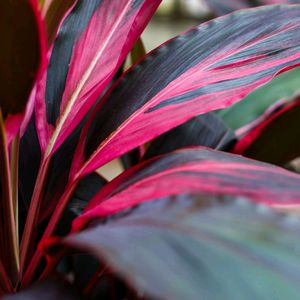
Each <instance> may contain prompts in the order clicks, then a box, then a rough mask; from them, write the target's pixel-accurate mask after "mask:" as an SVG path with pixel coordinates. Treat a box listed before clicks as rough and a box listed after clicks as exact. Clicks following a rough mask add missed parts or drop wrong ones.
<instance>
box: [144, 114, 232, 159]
mask: <svg viewBox="0 0 300 300" xmlns="http://www.w3.org/2000/svg"><path fill="white" fill-rule="evenodd" d="M234 142H235V136H234V133H233V132H232V131H231V130H230V129H229V128H227V127H226V125H225V124H224V123H223V122H222V121H221V120H220V119H219V118H218V117H217V116H216V115H214V114H212V113H207V114H204V115H201V116H198V117H195V118H193V119H191V120H189V121H188V122H186V123H184V124H182V125H180V126H178V127H176V128H174V129H172V130H170V131H169V132H166V133H165V134H163V135H161V136H159V137H158V138H156V139H155V140H154V141H152V142H151V145H150V146H149V148H148V150H147V151H146V153H145V155H144V156H143V160H145V159H149V158H151V157H154V156H156V155H161V154H166V153H168V152H171V151H174V150H177V149H180V148H184V147H189V146H206V147H209V148H212V149H218V150H226V149H229V147H231V146H232V145H233V143H234Z"/></svg>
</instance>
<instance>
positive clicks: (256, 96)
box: [217, 68, 300, 129]
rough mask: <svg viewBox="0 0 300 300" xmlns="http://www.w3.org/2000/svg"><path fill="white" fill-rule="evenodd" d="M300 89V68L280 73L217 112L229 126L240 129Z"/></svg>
mask: <svg viewBox="0 0 300 300" xmlns="http://www.w3.org/2000/svg"><path fill="white" fill-rule="evenodd" d="M299 90H300V68H295V69H293V70H291V71H288V72H285V73H283V74H280V75H279V76H277V77H275V78H274V79H272V81H271V82H269V83H267V84H266V85H264V86H262V87H260V88H258V89H257V90H255V91H254V92H252V93H251V94H249V95H248V96H247V97H246V98H245V99H243V100H242V101H240V102H238V103H236V104H234V105H233V106H231V107H229V108H226V109H222V110H220V111H219V112H218V113H217V114H218V116H220V117H221V118H222V120H223V121H224V122H225V124H226V125H227V126H229V127H230V128H232V129H238V128H240V127H242V126H245V125H247V124H249V123H250V122H252V121H254V120H256V119H257V118H259V117H260V116H262V115H263V114H264V112H265V111H266V110H267V109H268V108H269V107H270V106H271V105H273V104H274V103H276V102H277V101H278V100H280V99H287V98H289V97H291V96H293V95H295V94H296V93H297V92H298V91H299Z"/></svg>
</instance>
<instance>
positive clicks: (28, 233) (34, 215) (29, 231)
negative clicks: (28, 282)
mask: <svg viewBox="0 0 300 300" xmlns="http://www.w3.org/2000/svg"><path fill="white" fill-rule="evenodd" d="M49 164H50V158H49V157H48V158H46V159H43V160H42V164H41V166H40V169H39V172H38V175H37V180H36V184H35V187H34V191H33V195H32V199H31V202H30V206H29V210H28V214H27V218H26V223H25V227H24V232H23V235H22V241H21V247H20V258H21V272H22V273H23V272H24V269H25V267H26V263H27V260H28V256H29V254H30V250H31V246H32V244H33V242H34V240H33V233H34V231H35V229H36V224H37V222H38V216H39V211H40V206H41V196H42V194H43V190H44V187H45V182H46V178H47V173H48V168H49Z"/></svg>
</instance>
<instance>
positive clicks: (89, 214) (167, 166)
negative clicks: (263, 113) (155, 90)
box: [74, 147, 300, 230]
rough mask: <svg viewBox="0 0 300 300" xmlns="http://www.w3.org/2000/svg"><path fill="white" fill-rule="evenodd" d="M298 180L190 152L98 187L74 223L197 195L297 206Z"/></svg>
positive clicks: (240, 160) (236, 159) (237, 160)
mask: <svg viewBox="0 0 300 300" xmlns="http://www.w3.org/2000/svg"><path fill="white" fill-rule="evenodd" d="M299 182H300V175H298V174H295V173H292V172H289V171H286V170H284V169H282V168H279V167H276V166H273V165H269V164H265V163H260V162H257V161H254V160H250V159H247V158H244V157H241V156H238V155H234V154H229V153H225V152H220V151H216V150H211V149H208V148H203V147H195V148H190V149H185V150H179V151H175V152H172V153H170V154H167V155H164V156H161V157H158V158H154V159H150V160H148V161H146V162H144V163H142V164H139V165H137V166H135V167H133V168H131V169H128V170H127V171H125V172H123V173H122V174H121V175H120V176H118V177H117V178H116V179H114V180H113V181H111V182H110V183H108V184H107V185H106V186H104V187H103V188H102V189H101V191H100V192H99V193H97V194H96V196H95V197H94V198H93V199H92V200H91V201H90V203H89V204H88V205H87V207H86V209H85V211H84V213H83V214H82V215H81V216H79V217H78V218H77V219H75V223H74V229H75V230H77V229H80V228H82V226H84V225H85V224H86V223H87V222H88V221H89V220H90V219H92V218H95V217H105V216H109V215H112V214H115V213H118V212H120V211H122V210H125V209H128V208H132V207H133V206H135V205H137V204H140V203H142V202H145V201H149V200H152V199H156V198H161V197H167V196H171V195H178V194H186V193H196V194H199V193H203V194H209V195H231V196H244V197H247V198H249V199H251V200H252V201H256V202H262V203H265V204H268V205H278V204H279V205H289V204H297V203H299V199H300V190H299V188H298V186H299Z"/></svg>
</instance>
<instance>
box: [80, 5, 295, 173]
mask: <svg viewBox="0 0 300 300" xmlns="http://www.w3.org/2000/svg"><path fill="white" fill-rule="evenodd" d="M297 9H300V7H299V6H273V7H263V8H258V9H253V10H245V11H239V12H236V13H233V14H231V15H227V16H225V17H222V18H218V19H216V20H213V21H210V22H207V23H205V24H203V25H200V26H199V27H196V28H194V29H192V30H191V31H188V32H187V33H186V34H183V35H182V36H179V37H178V38H175V39H173V40H171V41H169V42H167V43H166V44H165V45H163V46H161V47H159V48H157V50H154V51H153V52H152V53H150V54H149V55H148V56H147V57H146V58H145V59H144V60H143V61H142V62H141V63H140V64H138V65H137V66H136V67H134V68H133V69H132V70H131V71H129V72H128V73H127V74H126V75H125V76H124V77H123V80H120V81H119V83H118V84H117V85H116V87H115V89H112V91H111V92H110V93H109V94H108V95H107V97H106V98H105V99H104V100H103V101H102V102H100V103H99V105H98V111H97V113H96V114H95V116H93V117H94V118H95V119H97V120H96V121H95V122H94V123H93V126H92V129H91V130H90V131H88V134H87V136H88V138H87V141H86V148H85V150H86V151H85V152H86V153H85V154H86V156H87V157H89V156H90V155H92V157H90V158H89V160H88V161H87V163H86V164H85V166H84V167H83V171H82V172H83V173H85V172H86V173H88V172H91V171H92V170H94V169H95V168H97V167H100V166H101V165H103V164H105V163H106V162H108V161H110V160H111V159H113V158H116V157H118V156H119V155H122V154H123V153H124V152H127V151H129V150H130V149H132V148H134V147H136V146H138V145H140V144H142V143H144V142H146V141H149V140H151V139H153V138H155V137H156V136H158V135H159V134H161V133H163V132H165V131H167V130H170V129H171V128H173V127H174V126H176V125H180V124H181V123H183V122H185V121H187V120H189V119H190V118H192V117H193V116H195V115H199V114H202V113H206V112H208V111H211V110H215V109H219V108H224V107H227V106H229V105H231V104H232V103H234V102H238V101H239V100H241V99H242V98H243V97H244V96H245V95H247V94H248V93H249V92H251V91H252V90H254V89H255V88H256V87H258V86H260V85H262V84H264V83H266V82H267V81H269V80H270V79H271V78H272V77H273V76H275V75H276V74H278V73H279V72H282V71H284V70H287V68H291V67H292V66H295V65H297V64H299V62H300V60H299V54H300V52H299V49H300V45H299V44H300V37H299V41H297V39H298V38H297V37H296V35H295V34H296V31H295V28H294V25H295V24H294V25H292V23H293V22H290V17H291V16H290V17H289V18H288V19H287V18H286V17H287V15H290V14H291V13H292V14H293V13H295V11H296V10H297ZM279 15H280V16H281V17H282V18H281V20H282V22H283V23H281V24H279V23H278V22H277V19H278V16H279ZM275 16H276V22H274V24H272V18H274V17H275ZM295 17H296V15H295ZM296 18H297V17H296ZM265 19H268V24H266V23H265ZM274 21H275V19H274ZM241 22H242V23H241ZM286 22H288V24H289V25H287V23H286ZM275 23H276V24H275ZM241 24H243V25H241ZM254 24H262V27H259V28H260V29H259V30H258V31H256V29H257V28H258V26H254ZM271 24H272V25H271ZM281 26H283V27H281ZM290 34H292V35H293V43H294V44H293V45H292V44H285V46H284V47H283V48H282V47H281V46H282V43H281V42H280V40H281V39H282V38H284V40H286V37H287V36H289V35H290ZM241 36H242V40H241V39H240V37H241ZM271 41H272V43H270V44H269V42H271ZM298 42H299V44H298ZM280 44H281V45H280ZM267 45H269V46H270V48H268V46H267ZM271 45H272V46H271ZM203 47H204V48H203ZM219 49H222V51H221V52H220V51H219ZM275 49H276V50H275ZM205 50H207V51H205ZM290 51H291V52H290ZM288 53H289V54H288ZM146 78H147V80H145V79H146ZM132 81H134V82H135V84H134V85H133V84H131V82H132ZM120 97H122V99H123V101H120ZM124 99H125V100H124ZM124 101H126V104H125V103H124ZM116 111H118V113H117V114H116V113H115V112H116ZM150 123H151V126H149V124H150ZM100 128H101V130H100ZM137 128H139V130H137Z"/></svg>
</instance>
